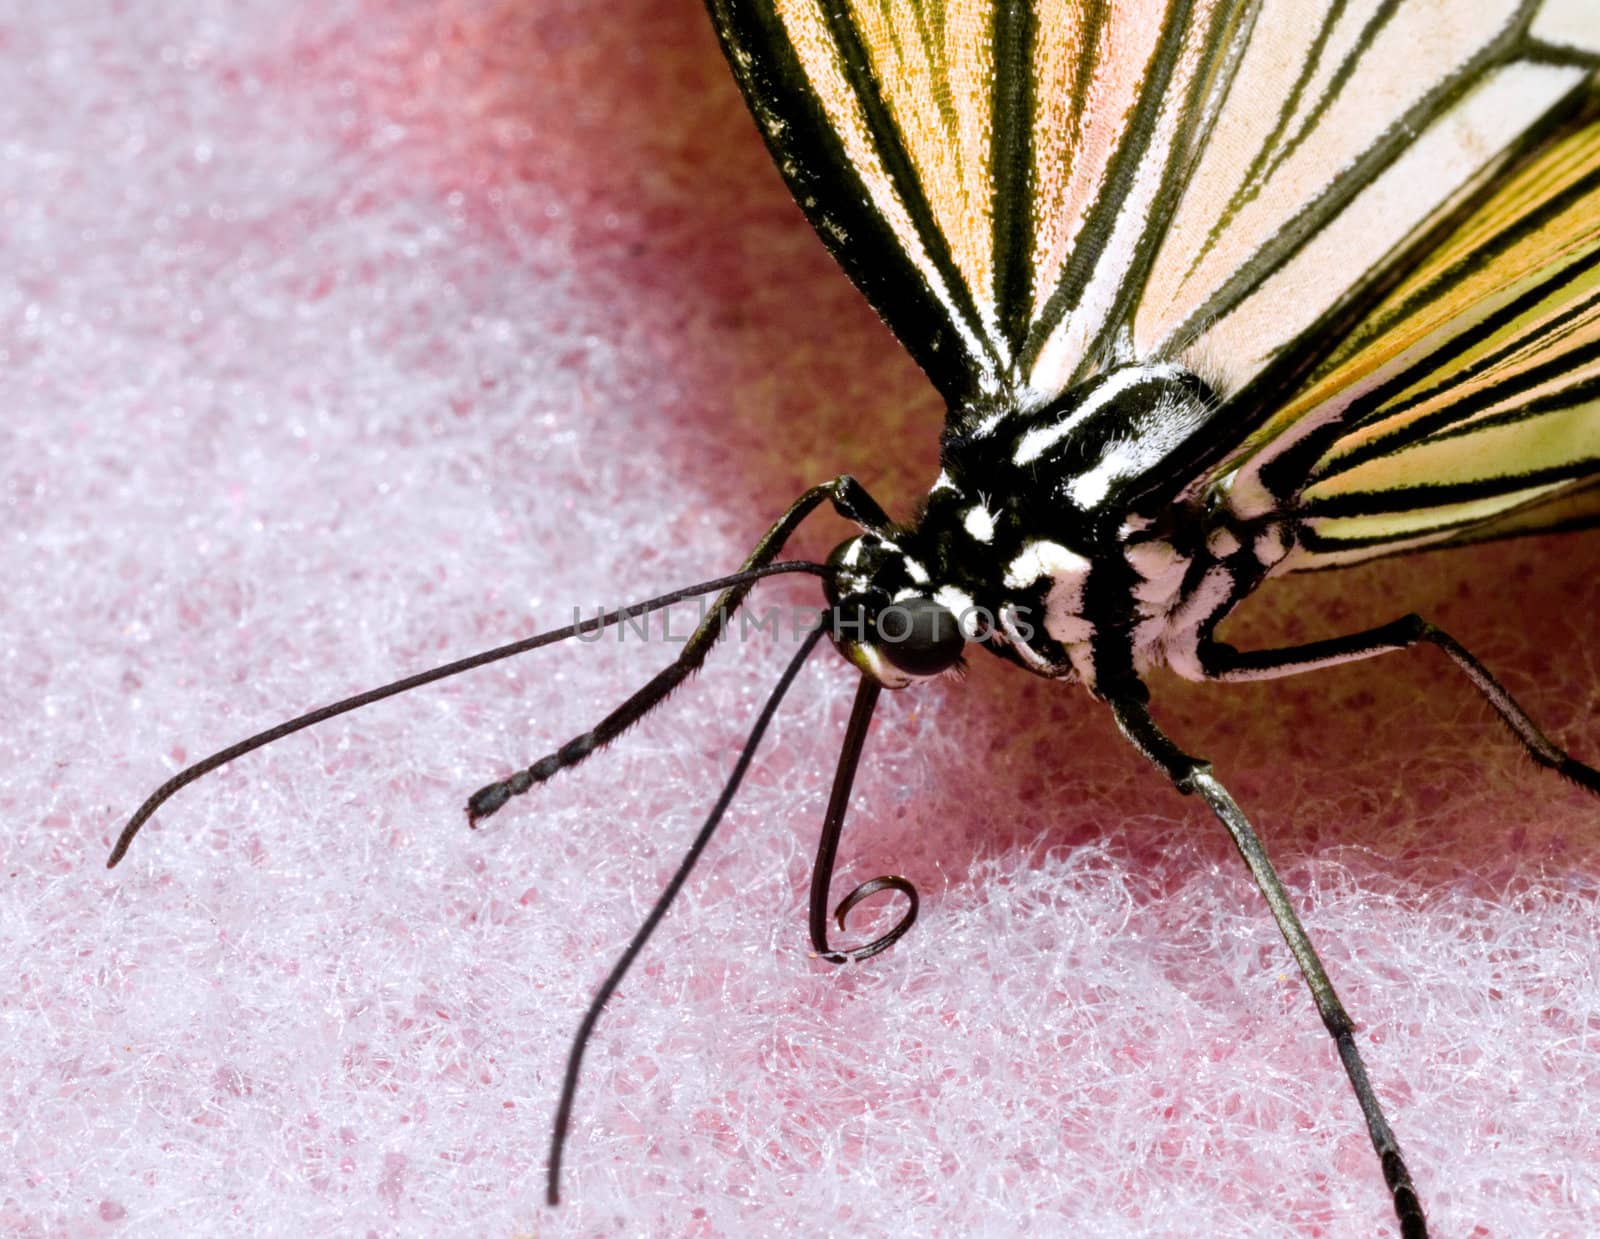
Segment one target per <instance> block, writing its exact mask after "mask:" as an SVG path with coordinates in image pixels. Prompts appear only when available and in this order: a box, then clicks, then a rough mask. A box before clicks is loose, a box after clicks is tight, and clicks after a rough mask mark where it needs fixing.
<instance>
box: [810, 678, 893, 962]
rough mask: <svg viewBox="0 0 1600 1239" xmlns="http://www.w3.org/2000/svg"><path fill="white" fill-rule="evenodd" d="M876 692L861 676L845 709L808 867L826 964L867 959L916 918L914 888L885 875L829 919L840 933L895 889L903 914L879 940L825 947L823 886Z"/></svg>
mask: <svg viewBox="0 0 1600 1239" xmlns="http://www.w3.org/2000/svg"><path fill="white" fill-rule="evenodd" d="M881 691H882V688H881V686H880V685H879V683H878V681H876V680H874V679H871V678H869V677H867V676H862V677H861V685H860V687H859V688H857V689H856V699H855V704H854V705H852V706H851V707H850V722H849V723H848V724H847V725H846V726H845V730H844V744H843V745H842V746H841V747H840V749H839V765H838V767H837V768H836V769H835V770H834V773H833V790H832V791H831V792H830V793H829V794H828V812H827V814H826V815H825V816H824V817H823V819H822V835H821V838H819V839H818V840H817V859H816V861H815V862H814V863H813V864H812V866H811V918H810V924H811V945H812V946H813V947H815V948H816V952H817V954H818V955H820V956H821V957H822V958H823V959H825V960H827V961H828V962H829V963H830V964H843V963H849V962H851V961H853V960H862V959H870V958H871V957H872V956H874V955H876V954H878V952H880V951H886V950H888V949H889V948H890V947H891V946H893V945H894V944H895V943H896V942H898V941H899V940H900V939H901V938H902V937H904V936H905V933H906V931H907V930H908V929H910V928H911V926H912V925H913V924H914V923H915V922H916V919H917V905H918V900H917V888H916V887H915V886H913V885H912V884H911V882H910V881H909V880H908V879H906V878H902V877H900V876H899V875H898V874H885V875H884V876H883V877H880V878H873V879H872V880H871V881H869V882H863V883H862V884H861V885H860V886H858V887H856V888H855V890H853V891H851V892H850V893H849V894H848V895H846V896H845V897H844V898H843V899H841V900H840V901H839V906H838V907H837V908H836V909H834V913H833V915H834V919H835V920H836V921H837V923H838V925H839V931H840V932H841V933H843V932H844V927H845V918H847V917H848V916H849V915H850V911H851V909H852V908H854V907H855V906H856V905H857V904H858V903H860V902H861V901H862V900H863V899H867V898H869V897H870V896H873V895H876V894H877V893H878V892H879V891H886V890H895V891H899V892H900V893H901V894H902V895H904V896H905V897H906V899H907V900H908V901H909V905H910V906H909V907H907V909H906V911H905V914H904V915H903V916H901V918H900V919H899V920H898V921H897V922H895V924H894V926H893V928H891V929H890V930H889V932H888V933H886V934H883V935H882V936H881V937H877V938H874V939H873V940H872V941H871V942H868V943H866V944H865V945H863V946H858V947H852V948H849V949H848V950H837V949H835V948H834V947H832V946H830V945H829V944H828V887H829V886H831V885H832V884H833V865H834V861H835V859H837V857H838V855H839V836H840V835H841V834H843V832H844V815H845V813H846V812H848V811H849V809H850V789H851V787H853V786H854V784H855V780H856V767H857V766H858V765H859V764H860V762H861V751H862V749H863V748H864V747H865V746H866V743H867V725H868V724H869V723H870V722H872V711H873V710H874V709H875V708H876V707H877V704H878V694H879V693H880V692H881Z"/></svg>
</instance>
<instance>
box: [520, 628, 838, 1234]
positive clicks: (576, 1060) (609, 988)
mask: <svg viewBox="0 0 1600 1239" xmlns="http://www.w3.org/2000/svg"><path fill="white" fill-rule="evenodd" d="M832 617H833V612H832V611H831V610H825V611H823V612H821V614H820V615H819V616H818V623H817V626H816V627H815V628H814V629H813V630H812V631H811V632H810V633H809V634H808V635H807V636H806V639H805V641H804V642H803V643H802V644H801V646H800V648H799V650H797V651H796V652H795V655H794V657H793V658H791V659H790V660H789V665H788V666H787V667H785V668H784V670H783V675H782V676H780V677H779V679H778V683H777V684H776V686H774V688H773V690H772V692H771V694H770V695H769V696H768V697H767V701H766V704H765V705H764V706H762V707H761V713H760V714H759V715H757V716H756V721H755V726H753V727H752V728H751V729H750V734H749V736H748V737H747V738H746V739H745V742H744V747H743V748H742V749H741V750H740V751H739V760H738V761H736V762H734V764H733V772H732V773H731V774H729V775H728V780H727V782H726V783H724V784H723V785H722V793H721V795H719V796H718V797H717V802H716V804H715V805H714V806H713V807H712V809H711V812H710V814H709V815H708V816H707V817H706V820H705V824H704V825H703V826H701V827H700V833H699V834H697V835H695V837H694V842H692V843H691V844H690V845H689V850H688V851H686V852H685V853H684V854H683V859H682V860H681V861H680V862H678V868H677V871H676V872H675V873H674V874H673V875H672V879H671V880H670V881H669V882H668V883H667V885H666V887H665V888H664V889H663V890H662V892H661V895H660V896H659V897H658V898H657V899H656V902H655V906H653V907H652V908H651V909H650V914H649V915H648V916H646V917H645V918H644V922H643V924H641V925H640V926H639V928H638V930H636V931H635V933H634V935H633V937H632V939H631V940H630V941H629V942H628V946H627V949H626V950H624V951H623V952H622V955H621V957H620V958H619V959H618V960H617V962H616V963H615V964H613V965H612V966H611V971H610V972H608V973H607V974H606V979H605V980H604V981H602V982H601V983H600V988H599V989H598V990H596V991H595V995H594V998H593V999H591V1000H590V1002H589V1009H588V1010H587V1011H586V1012H584V1016H583V1021H582V1023H580V1024H579V1025H578V1031H577V1033H576V1035H574V1037H573V1038H572V1048H571V1049H570V1050H568V1051H567V1070H566V1075H565V1077H564V1078H563V1079H562V1082H561V1101H560V1103H559V1104H558V1105H557V1106H556V1117H555V1122H554V1124H553V1125H552V1126H551V1130H550V1166H549V1178H548V1180H547V1181H546V1187H545V1198H546V1199H547V1200H548V1201H549V1202H550V1203H551V1204H552V1205H555V1204H560V1203H561V1151H562V1149H563V1148H564V1147H565V1145H566V1143H567V1131H568V1128H569V1127H570V1126H571V1123H572V1105H573V1100H574V1098H575V1097H576V1096H577V1092H578V1074H579V1072H580V1071H581V1070H582V1069H583V1055H584V1052H585V1051H586V1050H587V1049H588V1048H589V1041H590V1039H591V1038H592V1037H593V1036H594V1029H595V1025H596V1024H597V1023H598V1022H599V1020H600V1013H601V1011H603V1010H604V1009H605V1005H606V1003H608V1002H610V1001H611V995H612V994H614V993H615V992H616V989H617V986H619V985H621V984H622V978H623V977H625V976H627V975H628V969H629V968H631V967H632V966H633V961H634V960H635V959H637V958H638V956H639V952H640V951H642V950H644V946H645V943H647V942H649V941H650V935H651V934H653V933H655V931H656V926H657V925H659V924H661V920H662V918H663V917H664V916H666V914H667V909H668V908H670V907H671V906H672V901H673V900H674V899H676V898H677V897H678V892H679V891H680V890H682V889H683V884H684V883H685V882H686V881H688V879H689V874H690V873H692V872H693V871H694V867H695V864H696V862H697V861H699V859H700V854H701V853H702V852H704V851H705V849H706V845H707V844H708V843H710V842H711V836H712V835H713V834H715V833H716V829H717V826H718V825H719V824H720V823H721V821H722V817H723V814H724V813H726V812H727V811H728V806H729V805H730V804H732V803H733V798H734V796H735V795H736V794H737V793H738V791H739V785H740V784H741V783H742V782H743V781H744V776H745V772H746V771H748V770H749V769H750V763H751V761H752V760H753V759H754V758H755V754H756V749H757V748H759V747H760V745H761V739H762V737H763V736H764V735H766V732H767V725H768V724H769V723H771V722H772V718H773V715H775V714H776V713H777V712H778V706H779V705H780V704H781V703H782V701H783V698H784V694H785V693H787V692H788V691H789V686H790V685H791V684H793V683H794V678H795V676H797V675H798V674H799V673H800V668H801V666H802V665H803V664H804V663H805V661H806V659H807V658H808V657H810V655H811V651H812V650H814V649H816V647H817V642H818V641H820V640H821V639H822V637H823V635H824V634H825V633H826V632H827V631H828V630H829V628H830V626H831V622H832ZM858 700H859V698H858ZM869 713H870V711H869ZM858 747H859V746H858Z"/></svg>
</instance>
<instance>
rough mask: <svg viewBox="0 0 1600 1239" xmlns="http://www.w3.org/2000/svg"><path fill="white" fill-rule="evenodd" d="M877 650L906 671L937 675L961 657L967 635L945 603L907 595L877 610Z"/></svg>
mask: <svg viewBox="0 0 1600 1239" xmlns="http://www.w3.org/2000/svg"><path fill="white" fill-rule="evenodd" d="M875 628H876V632H877V641H876V642H875V643H874V644H875V645H876V648H877V650H878V652H879V653H880V654H882V655H883V657H884V658H885V659H887V660H888V661H889V662H890V663H891V664H893V665H894V666H895V667H897V668H898V669H899V670H901V671H904V672H905V673H906V674H907V675H937V674H938V673H939V672H941V671H944V670H947V669H948V668H950V667H953V666H955V665H956V663H958V662H960V661H961V652H962V651H963V650H964V649H966V646H967V639H966V637H964V636H963V635H962V633H961V624H960V622H959V621H958V620H957V619H956V617H955V615H954V614H952V613H951V612H950V610H949V609H948V608H947V607H944V606H941V605H940V604H939V603H937V602H935V601H934V600H933V599H932V598H907V599H906V600H905V601H904V602H897V603H895V604H893V605H892V606H888V607H885V608H884V609H883V610H881V611H879V612H878V615H877V619H876V622H875Z"/></svg>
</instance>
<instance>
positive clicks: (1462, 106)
mask: <svg viewBox="0 0 1600 1239" xmlns="http://www.w3.org/2000/svg"><path fill="white" fill-rule="evenodd" d="M708 3H709V7H710V9H711V13H712V16H713V19H714V21H715V23H716V26H717V30H718V33H719V35H720V37H721V39H722V42H723V46H724V49H725V51H726V53H727V56H728V60H729V63H730V64H731V65H732V66H733V69H734V72H735V74H736V76H737V77H738V79H739V81H740V84H741V86H742V88H743V90H744V92H745V96H746V98H747V100H748V102H749V104H750V107H751V109H752V111H753V112H754V113H755V116H756V119H757V121H758V123H759V124H760V127H761V130H762V132H763V135H764V136H765V138H766V141H767V143H768V146H769V147H770V149H771V150H772V153H773V156H774V158H775V159H776V161H777V163H778V166H779V168H780V169H781V170H782V172H783V174H784V176H785V178H786V179H787V180H788V182H789V185H790V188H791V190H792V191H793V193H794V195H795V198H796V200H797V201H798V202H799V203H800V205H801V206H802V208H803V209H804V210H805V211H806V213H807V214H808V216H809V217H810V219H811V221H812V223H813V224H814V226H815V227H816V228H817V230H818V232H819V233H820V234H821V235H822V237H823V239H824V241H825V242H826V243H827V244H828V246H829V248H830V249H832V251H833V252H834V254H835V256H836V257H837V258H838V259H839V261H840V263H841V264H842V265H843V266H844V268H845V270H846V271H847V273H848V274H849V275H850V276H851V278H852V279H853V280H855V282H856V283H857V284H858V285H859V286H860V287H861V288H862V290H863V291H864V292H865V293H866V295H867V296H868V298H869V299H870V300H871V301H872V302H873V304H874V306H875V307H876V308H877V309H878V311H879V313H880V314H881V315H882V316H883V317H884V319H885V320H886V321H887V322H888V323H889V325H890V327H891V328H893V330H894V331H895V332H896V334H897V335H898V336H899V337H900V339H901V341H902V342H903V343H904V344H905V346H906V347H907V349H909V350H910V352H911V353H912V354H913V355H914V356H915V357H916V359H917V361H918V362H919V363H920V364H921V365H922V366H923V368H924V369H925V370H926V371H927V372H928V374H929V376H930V377H931V378H932V379H933V381H934V383H935V384H936V385H937V386H938V387H939V389H940V390H941V392H943V394H944V395H945V397H946V399H947V400H948V401H949V402H950V403H951V405H952V407H958V406H960V405H962V404H965V403H970V402H974V401H979V400H982V401H985V402H989V403H992V402H995V401H998V402H999V403H1000V404H1001V406H1002V407H1004V406H1008V405H1009V406H1012V407H1016V408H1019V409H1027V408H1031V407H1036V406H1038V405H1040V404H1042V403H1045V402H1047V401H1049V400H1051V399H1052V398H1054V397H1055V396H1056V395H1057V394H1059V393H1060V392H1061V391H1062V390H1063V389H1064V388H1066V387H1067V386H1068V385H1070V384H1071V383H1073V382H1074V381H1077V380H1079V379H1081V378H1083V377H1086V376H1087V375H1089V374H1091V373H1093V372H1094V371H1095V370H1097V369H1100V368H1103V367H1104V366H1106V365H1107V364H1108V363H1110V362H1111V361H1119V362H1120V361H1128V360H1167V361H1181V362H1184V363H1186V364H1188V365H1189V366H1191V368H1195V369H1198V370H1199V371H1200V372H1201V373H1202V374H1204V375H1205V376H1206V377H1207V378H1208V379H1210V380H1211V381H1212V382H1213V384H1214V385H1215V386H1217V387H1218V388H1219V389H1220V390H1222V391H1224V392H1229V391H1238V390H1241V389H1243V388H1245V387H1246V386H1247V385H1248V384H1250V383H1251V382H1253V381H1254V380H1255V379H1256V378H1257V377H1258V376H1259V375H1261V374H1262V373H1263V371H1264V370H1266V369H1267V368H1268V367H1269V366H1271V365H1273V364H1274V363H1275V362H1277V361H1278V360H1279V359H1281V358H1282V357H1284V356H1285V355H1295V356H1298V355H1301V354H1304V353H1306V352H1307V351H1308V350H1309V351H1312V352H1315V351H1316V350H1318V349H1325V348H1326V347H1327V337H1328V335H1329V333H1330V328H1331V325H1332V324H1333V323H1335V322H1336V321H1341V319H1340V316H1341V315H1347V314H1348V312H1349V310H1350V307H1351V305H1352V304H1354V303H1358V302H1360V301H1361V299H1362V298H1363V297H1365V296H1367V295H1368V293H1369V291H1370V290H1371V288H1373V287H1374V286H1375V285H1376V284H1378V283H1381V277H1382V274H1383V272H1384V271H1385V269H1386V268H1387V266H1388V265H1389V263H1390V262H1391V261H1392V260H1393V258H1394V257H1395V256H1396V255H1399V254H1402V253H1405V252H1407V251H1408V247H1410V246H1413V245H1414V244H1415V242H1416V239H1417V238H1418V237H1419V236H1420V235H1422V234H1424V233H1426V232H1428V231H1429V230H1430V229H1433V228H1436V227H1437V226H1438V225H1439V222H1440V220H1441V219H1443V218H1445V217H1446V216H1447V215H1448V214H1449V213H1450V212H1452V211H1455V210H1458V209H1459V208H1460V207H1461V205H1462V204H1463V202H1465V201H1467V200H1468V199H1469V198H1470V197H1472V196H1473V195H1475V194H1476V193H1478V192H1480V191H1481V190H1482V188H1483V186H1484V185H1486V184H1487V183H1488V182H1490V181H1491V180H1492V178H1493V177H1494V176H1495V175H1497V174H1498V173H1500V172H1501V171H1502V170H1503V169H1504V168H1505V167H1506V166H1507V164H1508V162H1510V161H1511V160H1513V159H1514V158H1516V157H1519V156H1520V155H1521V154H1522V153H1523V152H1524V151H1525V150H1526V149H1527V148H1528V147H1529V145H1530V143H1532V142H1533V141H1534V139H1535V138H1536V136H1537V135H1538V134H1539V133H1540V132H1541V130H1542V129H1543V128H1545V127H1547V126H1549V125H1550V124H1552V123H1553V122H1554V121H1555V119H1556V118H1559V117H1560V116H1563V115H1567V114H1570V113H1571V111H1572V110H1573V109H1574V108H1575V107H1576V106H1577V101H1578V100H1579V98H1580V96H1581V94H1582V93H1583V91H1584V90H1585V89H1586V86H1587V84H1588V83H1589V81H1590V80H1591V79H1592V77H1593V75H1594V71H1595V67H1596V63H1597V52H1600V20H1596V17H1595V10H1594V4H1595V0H1404V3H1401V2H1400V0H1076V2H1074V0H1033V2H1032V3H1019V2H1016V0H920V2H918V0H708ZM1252 428H1253V427H1249V426H1246V427H1242V428H1241V429H1243V430H1248V429H1252ZM1233 446H1235V444H1228V445H1225V447H1226V448H1231V447H1233Z"/></svg>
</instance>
